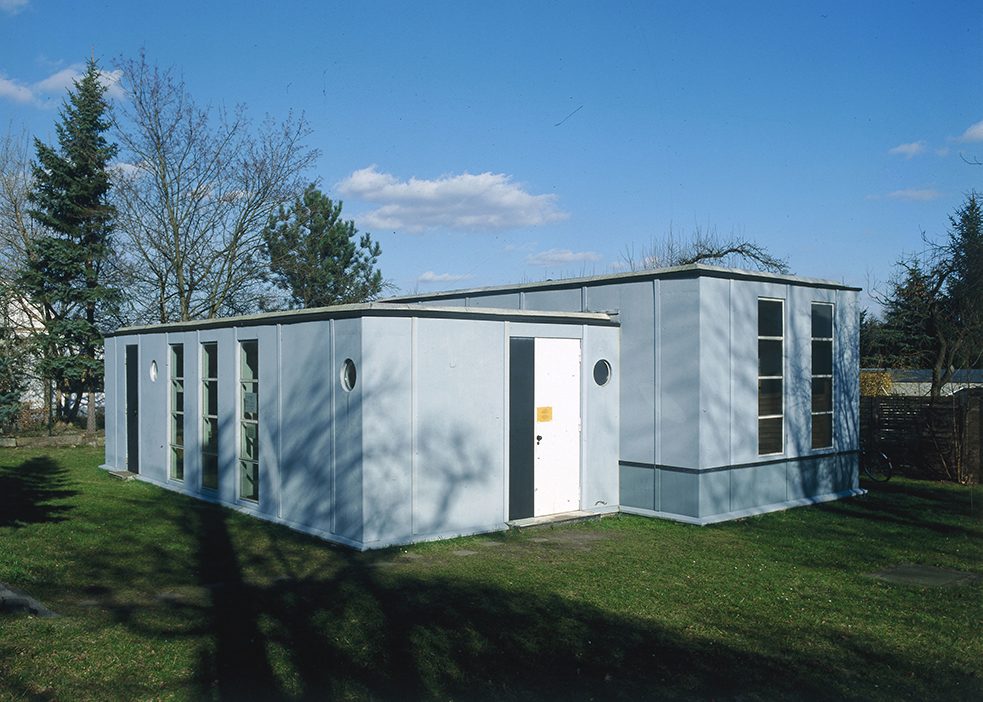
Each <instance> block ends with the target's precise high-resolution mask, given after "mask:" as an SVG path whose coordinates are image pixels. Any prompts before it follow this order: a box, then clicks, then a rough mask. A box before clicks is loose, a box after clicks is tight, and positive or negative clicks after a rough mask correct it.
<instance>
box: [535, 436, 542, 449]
mask: <svg viewBox="0 0 983 702" xmlns="http://www.w3.org/2000/svg"><path fill="white" fill-rule="evenodd" d="M542 440H543V435H542V434H536V445H537V446H539V442H540V441H542Z"/></svg>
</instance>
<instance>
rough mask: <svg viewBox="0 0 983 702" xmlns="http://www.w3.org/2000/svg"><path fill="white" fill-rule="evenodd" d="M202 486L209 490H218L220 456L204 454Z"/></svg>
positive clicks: (202, 459)
mask: <svg viewBox="0 0 983 702" xmlns="http://www.w3.org/2000/svg"><path fill="white" fill-rule="evenodd" d="M201 486H202V487H204V488H208V489H209V490H215V489H217V488H218V456H216V455H215V454H208V453H206V454H202V457H201Z"/></svg>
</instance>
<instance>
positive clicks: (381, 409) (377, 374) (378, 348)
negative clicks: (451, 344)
mask: <svg viewBox="0 0 983 702" xmlns="http://www.w3.org/2000/svg"><path fill="white" fill-rule="evenodd" d="M413 326H414V320H412V319H408V318H403V319H386V318H380V317H372V318H366V319H364V320H363V322H362V383H363V385H362V392H363V394H362V490H363V496H362V505H363V510H364V511H363V524H364V527H363V534H362V540H363V542H364V543H367V544H370V543H373V542H376V541H390V542H391V541H405V540H407V539H409V538H410V537H411V536H412V534H413V526H412V494H413V416H412V415H413V396H412V392H413V381H414V376H413V368H412V363H413V347H412V342H413ZM431 380H432V379H431Z"/></svg>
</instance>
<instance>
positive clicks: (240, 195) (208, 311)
mask: <svg viewBox="0 0 983 702" xmlns="http://www.w3.org/2000/svg"><path fill="white" fill-rule="evenodd" d="M120 68H121V69H122V72H123V77H122V81H121V84H122V87H123V88H124V90H125V91H126V95H127V99H126V100H125V101H124V102H123V103H122V105H121V106H120V107H119V108H118V109H117V113H116V116H115V128H116V129H115V131H116V139H117V141H118V143H119V145H120V147H121V156H122V158H123V163H121V164H120V165H119V166H118V168H117V172H116V181H117V183H116V207H117V210H118V213H119V218H118V228H119V233H120V236H121V239H122V240H123V243H124V244H125V248H124V251H125V255H124V257H123V260H122V261H121V264H120V265H121V270H122V272H123V273H124V274H125V275H126V276H127V277H128V278H129V279H130V281H131V282H130V285H129V286H128V292H129V293H130V294H128V295H127V298H128V300H129V301H130V303H131V305H132V309H130V310H129V314H130V315H131V316H132V318H133V320H134V321H146V322H150V321H157V322H170V321H178V320H189V319H202V318H210V317H216V316H219V315H224V314H239V313H244V312H250V311H255V310H257V309H260V308H262V307H263V302H264V299H265V297H266V296H267V295H268V293H269V286H268V284H267V283H266V282H265V280H264V275H263V273H264V268H265V267H266V266H265V261H264V258H263V256H262V251H261V245H262V231H263V227H264V226H265V225H266V223H267V221H268V219H269V217H270V215H272V214H273V213H275V212H276V211H277V208H279V207H280V205H282V204H284V203H287V202H289V201H290V200H291V199H292V198H293V197H294V196H295V195H296V194H297V193H299V192H301V191H303V189H304V186H305V185H306V181H305V180H304V178H303V173H304V171H305V170H306V169H307V168H308V167H310V166H311V165H312V164H313V162H314V160H315V159H316V158H317V151H316V150H314V149H309V148H307V147H306V146H305V145H304V143H303V142H304V139H305V138H306V137H307V136H308V135H309V133H310V130H309V128H308V126H307V123H306V121H305V120H304V119H303V118H299V119H298V118H294V117H293V116H289V117H288V118H287V119H286V120H285V121H283V122H282V123H276V122H274V121H273V120H272V119H269V118H267V119H266V120H265V121H264V122H263V123H262V124H261V125H260V126H259V127H258V128H256V129H254V128H253V126H252V125H251V123H250V122H249V120H248V119H247V117H246V114H245V110H244V109H243V108H242V107H237V108H236V109H234V110H225V109H221V108H219V109H212V108H202V107H199V106H198V105H196V104H195V102H194V100H193V99H192V97H191V96H190V94H189V93H188V91H187V89H186V87H185V85H184V82H183V81H182V80H181V79H180V77H179V76H177V75H176V74H175V73H174V71H173V69H160V68H158V67H157V66H156V65H154V66H152V65H150V64H148V63H147V61H146V58H145V57H144V56H143V55H142V54H141V56H140V57H139V58H138V59H134V60H124V61H122V62H121V66H120Z"/></svg>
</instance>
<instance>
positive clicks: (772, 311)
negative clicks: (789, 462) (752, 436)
mask: <svg viewBox="0 0 983 702" xmlns="http://www.w3.org/2000/svg"><path fill="white" fill-rule="evenodd" d="M784 342H785V310H784V304H783V301H782V300H758V454H759V455H762V456H763V455H767V454H774V453H781V452H782V451H783V450H784V448H785V425H784V415H785V402H784V397H785V393H784V388H783V385H784V379H785V378H784V376H785V361H784V359H785V354H784V348H783V347H784Z"/></svg>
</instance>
